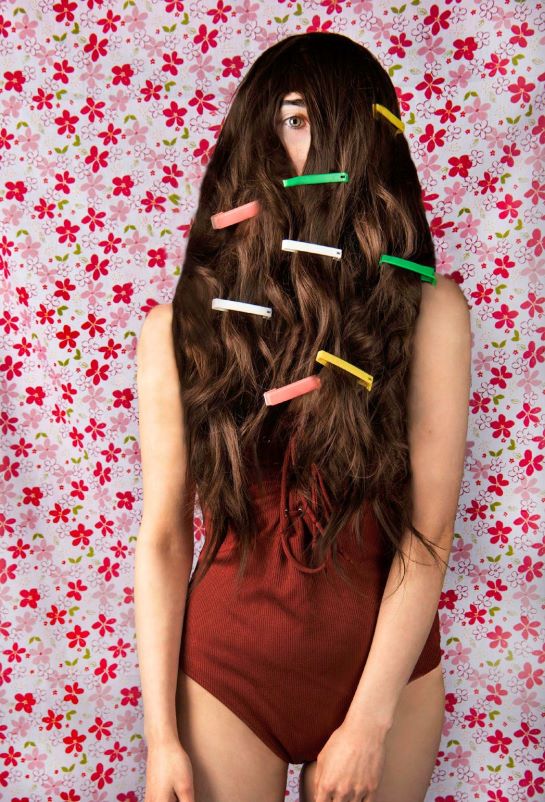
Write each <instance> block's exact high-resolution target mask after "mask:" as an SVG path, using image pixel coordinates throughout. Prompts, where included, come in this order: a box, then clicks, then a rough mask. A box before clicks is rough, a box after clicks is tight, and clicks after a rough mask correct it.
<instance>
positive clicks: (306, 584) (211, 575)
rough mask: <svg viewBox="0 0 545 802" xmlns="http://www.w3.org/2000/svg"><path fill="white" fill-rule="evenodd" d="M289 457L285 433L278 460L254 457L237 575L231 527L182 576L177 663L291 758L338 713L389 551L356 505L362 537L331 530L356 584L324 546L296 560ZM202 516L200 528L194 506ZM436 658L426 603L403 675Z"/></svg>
mask: <svg viewBox="0 0 545 802" xmlns="http://www.w3.org/2000/svg"><path fill="white" fill-rule="evenodd" d="M292 458H293V443H292V441H291V440H290V442H289V444H288V447H287V449H286V452H285V455H284V457H283V460H282V467H281V470H279V468H278V465H279V463H276V464H275V463H274V461H273V462H271V463H270V464H269V465H264V466H262V470H263V479H262V481H260V482H259V483H257V482H256V483H255V484H253V485H252V486H251V493H252V498H253V500H254V504H255V505H256V514H257V518H258V522H259V528H258V534H257V545H256V549H255V551H254V552H253V553H252V554H251V555H250V558H249V561H248V563H247V567H246V573H245V575H244V577H243V579H242V581H241V583H240V585H238V586H237V584H236V571H237V568H238V554H237V551H236V548H235V547H236V539H235V537H236V536H235V534H234V533H233V532H232V531H231V530H229V531H228V534H227V537H226V539H225V541H224V543H223V544H222V546H221V548H220V550H219V552H218V554H217V556H216V558H215V560H214V562H213V564H212V565H211V567H210V570H209V571H208V573H207V574H206V576H205V577H204V579H203V580H202V581H201V582H200V583H199V584H198V585H197V586H196V587H195V590H194V592H192V586H191V580H190V582H189V588H188V596H187V601H186V608H185V617H184V623H183V631H182V643H181V649H180V661H179V662H180V668H181V669H182V670H183V671H184V672H185V673H186V674H187V675H189V676H190V677H192V678H193V679H194V680H196V681H197V682H198V683H199V684H200V685H202V686H203V687H204V688H206V689H207V690H208V691H210V692H211V693H212V694H213V695H214V696H216V697H217V698H218V699H219V700H220V701H221V702H223V704H225V705H227V707H229V708H230V709H231V710H232V711H233V712H234V713H235V714H236V715H237V716H238V717H239V718H241V719H242V720H243V721H244V722H245V723H246V724H247V725H248V726H249V727H250V728H251V729H252V730H253V732H254V733H255V734H256V735H258V736H259V738H261V740H262V741H264V743H265V744H267V746H269V748H270V749H271V750H272V751H273V752H274V753H275V754H276V755H278V756H279V757H281V758H282V759H283V760H285V761H287V762H288V763H292V764H298V763H303V762H305V761H311V760H315V759H316V757H317V755H318V752H319V751H320V750H321V748H322V747H323V745H324V744H325V742H326V741H327V739H328V738H329V736H330V735H331V733H332V732H333V730H334V729H336V728H337V727H338V726H340V724H342V722H343V719H344V717H345V715H346V712H347V710H348V708H349V706H350V703H351V701H352V698H353V696H354V693H355V691H356V687H357V685H358V682H359V679H360V677H361V674H362V671H363V669H364V666H365V661H366V660H367V655H368V653H369V649H370V647H371V641H372V638H373V633H374V629H375V624H376V621H377V616H378V612H379V607H380V603H381V598H382V593H383V590H384V586H385V584H386V580H387V577H388V571H389V567H390V564H391V557H386V556H385V547H384V542H383V540H382V539H381V537H380V532H379V528H378V525H377V522H376V520H375V518H374V516H373V515H372V510H371V508H370V506H368V505H367V504H365V507H366V509H365V515H364V519H363V525H362V528H363V533H364V534H363V545H358V544H357V543H356V541H355V539H354V536H353V534H352V533H351V532H350V531H349V530H348V529H347V530H346V531H343V532H341V533H339V536H338V537H339V540H338V543H339V552H338V553H339V562H340V563H341V564H342V567H343V568H344V569H345V570H346V572H347V573H348V575H349V576H350V577H351V579H352V580H353V581H354V583H355V584H356V587H357V588H358V590H359V591H360V592H361V593H355V592H354V590H353V589H351V588H350V587H349V585H347V583H346V582H345V581H343V579H342V578H341V577H339V576H338V574H337V573H336V572H335V570H334V566H333V565H332V564H331V557H330V556H328V557H327V558H326V560H325V561H324V563H323V564H322V565H320V566H317V567H310V566H309V565H308V564H306V563H305V562H304V554H306V553H307V551H308V545H309V541H310V540H312V541H314V539H315V538H316V537H317V535H318V532H319V530H320V522H319V521H318V520H317V518H316V515H315V511H314V510H313V509H312V507H311V506H310V505H306V504H305V502H304V500H301V499H300V498H298V497H297V495H296V493H295V492H294V491H291V490H288V488H287V485H286V480H287V468H288V462H289V460H290V459H292ZM313 469H314V470H313V472H314V475H315V479H316V481H317V483H318V484H319V486H320V488H321V492H322V494H323V498H324V499H325V501H326V502H327V503H328V504H330V503H329V499H328V497H327V492H326V489H325V487H324V485H323V482H322V480H321V477H320V474H319V472H318V470H317V469H316V466H314V465H313ZM203 517H204V523H205V530H206V531H207V532H209V531H210V530H209V525H210V524H209V521H208V519H207V515H206V511H205V510H203ZM309 536H310V537H309ZM305 547H307V548H306V550H305ZM304 550H305V551H304ZM325 572H327V580H328V581H326V575H325ZM399 648H400V649H403V643H402V642H401V643H400V644H399ZM440 659H441V648H440V632H439V616H438V612H436V614H435V618H434V620H433V624H432V627H431V630H430V633H429V636H428V639H427V641H426V643H425V645H424V648H423V650H422V652H421V654H420V656H419V658H418V660H417V662H416V665H415V667H414V670H413V672H412V674H411V677H410V680H409V681H411V680H413V679H416V678H417V677H420V676H421V675H423V674H425V673H427V672H428V671H431V669H432V668H434V667H435V666H437V665H438V664H439V662H440Z"/></svg>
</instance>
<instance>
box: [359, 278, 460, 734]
mask: <svg viewBox="0 0 545 802" xmlns="http://www.w3.org/2000/svg"><path fill="white" fill-rule="evenodd" d="M470 376H471V328H470V313H469V306H468V304H467V301H466V299H465V297H464V295H463V293H462V291H461V290H460V288H459V287H458V285H457V284H456V283H455V282H453V281H452V280H451V279H448V278H446V277H444V276H437V285H436V286H433V285H431V284H424V285H423V287H422V303H421V308H420V314H419V316H418V320H417V324H416V331H415V341H414V352H413V358H412V363H411V369H410V379H409V395H408V435H409V450H410V462H411V472H412V483H411V492H412V494H413V501H414V511H413V523H414V525H415V526H416V528H417V529H419V530H420V531H421V532H423V533H424V534H425V535H426V537H428V538H429V539H430V540H431V541H432V542H433V544H434V545H436V546H437V547H438V550H439V555H440V556H441V557H442V559H443V560H444V561H445V562H448V557H449V554H450V550H451V547H452V540H453V537H454V524H455V518H456V511H457V507H458V499H459V494H460V486H461V482H462V475H463V468H464V457H465V450H466V436H467V423H468V408H469V392H470V382H471V378H470ZM401 546H402V548H403V551H404V553H405V554H406V555H407V556H406V560H405V563H406V566H407V569H406V574H405V578H404V579H403V581H402V582H401V577H402V575H403V574H402V568H403V566H402V564H401V560H400V558H399V555H396V556H395V557H394V559H393V561H392V566H391V569H390V573H389V575H388V581H387V584H386V587H385V590H384V597H383V600H382V602H381V606H380V611H379V616H378V619H377V624H376V628H375V633H374V636H373V641H372V644H371V649H370V652H369V655H368V658H367V661H366V664H365V668H364V671H363V673H362V676H361V679H360V682H359V684H358V687H357V690H356V693H355V694H354V697H353V700H352V703H351V705H350V708H349V711H348V714H347V717H346V719H345V720H348V719H350V720H355V721H356V722H358V721H362V722H363V721H365V722H367V723H369V722H370V721H373V722H375V723H376V724H377V726H378V727H379V728H380V727H382V728H383V729H384V730H385V731H387V730H388V729H389V728H390V727H391V726H392V722H393V717H394V712H395V708H396V705H397V702H398V700H399V697H400V694H401V692H402V690H403V688H404V687H405V685H406V684H407V681H408V680H409V677H410V676H411V674H412V672H413V669H414V667H415V664H416V662H417V660H418V657H419V656H420V653H421V651H422V649H423V648H424V644H425V643H426V640H427V638H428V635H429V632H430V629H431V625H432V622H433V619H434V616H435V613H436V610H437V606H438V603H439V597H440V595H441V590H442V587H443V580H444V576H445V569H444V566H442V565H441V564H440V563H436V562H435V561H434V560H433V558H432V556H431V555H430V554H429V552H428V551H427V550H426V548H425V547H424V546H423V545H422V544H421V543H420V541H418V540H417V539H416V538H415V537H414V535H412V533H411V532H410V531H409V530H408V531H407V532H405V533H404V535H403V538H402V543H401ZM394 591H395V592H394Z"/></svg>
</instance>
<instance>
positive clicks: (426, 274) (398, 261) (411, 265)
mask: <svg viewBox="0 0 545 802" xmlns="http://www.w3.org/2000/svg"><path fill="white" fill-rule="evenodd" d="M383 262H388V263H389V264H391V265H396V267H406V268H407V269H408V270H413V271H414V272H415V273H420V274H421V278H422V281H428V282H429V283H430V284H434V285H435V284H437V279H436V278H435V268H434V267H430V266H429V265H419V264H417V263H416V262H411V261H409V259H402V258H401V257H400V256H389V255H388V254H387V253H382V254H381V255H380V259H379V260H378V263H379V265H381V264H382V263H383Z"/></svg>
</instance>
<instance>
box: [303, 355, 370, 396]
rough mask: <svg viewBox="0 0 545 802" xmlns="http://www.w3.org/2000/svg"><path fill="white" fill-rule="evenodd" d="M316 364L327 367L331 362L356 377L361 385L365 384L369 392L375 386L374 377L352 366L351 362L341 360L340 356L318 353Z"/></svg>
mask: <svg viewBox="0 0 545 802" xmlns="http://www.w3.org/2000/svg"><path fill="white" fill-rule="evenodd" d="M316 362H319V363H320V364H321V365H327V363H328V362H331V363H332V364H333V365H336V366H337V367H338V368H342V369H343V370H346V371H348V373H351V374H352V375H353V376H356V378H357V380H358V381H359V383H360V384H363V386H364V387H365V388H366V389H367V390H370V389H371V387H372V386H373V377H372V376H371V375H370V374H369V373H366V372H365V371H364V370H361V368H357V367H356V366H355V365H352V363H351V362H346V360H344V359H341V357H340V356H335V354H330V353H329V352H328V351H318V353H317V354H316Z"/></svg>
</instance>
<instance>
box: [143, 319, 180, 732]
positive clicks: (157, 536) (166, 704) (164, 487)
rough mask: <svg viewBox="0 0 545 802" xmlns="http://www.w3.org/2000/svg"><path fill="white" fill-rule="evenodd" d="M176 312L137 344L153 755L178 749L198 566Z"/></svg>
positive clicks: (146, 671) (146, 699)
mask: <svg viewBox="0 0 545 802" xmlns="http://www.w3.org/2000/svg"><path fill="white" fill-rule="evenodd" d="M171 321H172V306H171V305H170V304H159V305H158V306H155V307H154V308H153V309H152V310H151V311H150V312H149V314H148V316H147V317H146V319H145V320H144V323H143V324H142V330H141V333H140V337H139V339H138V344H137V352H136V359H137V388H138V425H139V433H140V452H141V464H142V484H143V513H142V519H141V523H140V528H139V531H138V539H137V544H136V550H135V569H134V595H135V626H136V642H137V652H138V661H139V670H140V679H141V687H142V699H143V706H144V737H145V740H146V742H147V745H148V748H150V747H154V746H159V747H161V748H162V747H164V746H165V745H169V744H171V745H172V744H174V743H175V742H176V743H179V740H178V731H177V722H176V706H175V694H176V682H177V676H178V658H179V650H180V642H181V634H182V623H183V618H184V612H185V603H186V596H187V585H188V581H189V577H190V574H191V566H192V563H193V507H194V500H195V486H194V483H193V482H191V483H190V484H189V486H188V487H186V483H185V479H184V477H185V468H186V454H187V451H186V436H185V431H184V419H183V410H182V403H181V397H180V390H179V379H178V373H177V370H176V363H175V359H174V350H173V344H172V333H171Z"/></svg>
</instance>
